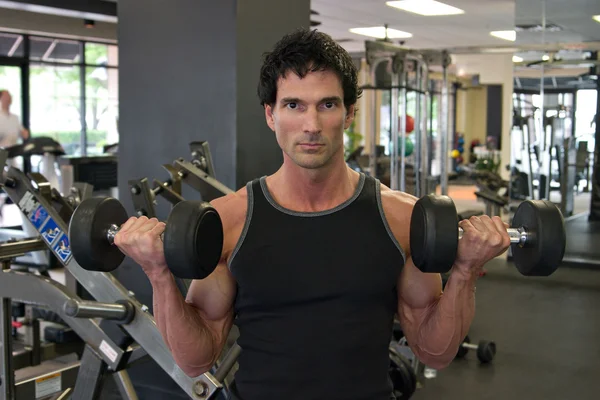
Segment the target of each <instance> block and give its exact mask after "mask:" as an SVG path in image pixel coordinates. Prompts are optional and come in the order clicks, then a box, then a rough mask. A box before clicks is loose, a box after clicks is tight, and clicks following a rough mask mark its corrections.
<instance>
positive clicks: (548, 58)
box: [542, 54, 550, 61]
mask: <svg viewBox="0 0 600 400" xmlns="http://www.w3.org/2000/svg"><path fill="white" fill-rule="evenodd" d="M542 60H544V61H548V60H550V56H549V55H548V54H544V55H543V56H542Z"/></svg>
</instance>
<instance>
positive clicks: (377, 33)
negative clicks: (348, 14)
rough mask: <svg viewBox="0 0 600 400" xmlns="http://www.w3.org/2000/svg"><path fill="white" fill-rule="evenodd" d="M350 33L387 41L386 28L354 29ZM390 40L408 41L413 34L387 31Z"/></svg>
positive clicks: (389, 29)
mask: <svg viewBox="0 0 600 400" xmlns="http://www.w3.org/2000/svg"><path fill="white" fill-rule="evenodd" d="M350 32H352V33H356V34H358V35H364V36H370V37H374V38H377V39H385V26H373V27H370V28H352V29H350ZM387 37H388V38H389V39H406V38H410V37H412V33H408V32H403V31H399V30H397V29H391V28H388V29H387Z"/></svg>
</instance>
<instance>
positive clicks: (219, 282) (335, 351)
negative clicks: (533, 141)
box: [115, 30, 510, 400]
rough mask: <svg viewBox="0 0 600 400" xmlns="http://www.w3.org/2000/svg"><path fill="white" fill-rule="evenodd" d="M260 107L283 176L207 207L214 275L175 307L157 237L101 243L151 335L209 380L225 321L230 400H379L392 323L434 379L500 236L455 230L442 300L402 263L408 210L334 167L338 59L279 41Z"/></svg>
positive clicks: (481, 226)
mask: <svg viewBox="0 0 600 400" xmlns="http://www.w3.org/2000/svg"><path fill="white" fill-rule="evenodd" d="M258 95H259V97H260V101H261V103H262V105H263V106H264V110H265V117H266V122H267V124H268V126H269V127H270V128H271V129H272V130H273V131H274V132H275V137H276V139H277V142H278V143H279V146H280V147H281V150H282V151H283V158H284V161H283V164H282V165H281V168H280V169H279V170H278V171H277V172H276V173H274V174H273V175H270V176H266V177H261V178H259V179H256V180H254V181H252V182H249V183H248V184H247V185H246V186H245V187H244V188H242V189H241V190H239V191H237V192H236V193H235V194H231V195H227V196H225V197H223V198H219V199H217V200H215V201H214V202H213V205H214V207H215V208H216V209H217V210H218V212H219V213H220V215H221V218H222V220H223V225H224V232H225V240H224V244H223V255H222V259H221V262H220V264H219V265H218V267H217V268H216V270H215V271H214V272H213V273H212V274H211V275H210V276H209V277H208V278H206V279H204V280H196V281H194V282H193V283H192V285H191V287H190V290H189V292H188V294H187V298H185V299H184V297H183V296H182V295H181V293H180V292H179V289H178V288H177V286H176V284H175V280H174V277H173V275H172V274H171V273H170V272H169V269H168V267H167V265H166V263H165V258H164V255H163V253H162V244H161V241H160V238H159V235H160V233H161V232H162V231H163V229H164V224H163V223H160V222H158V221H157V220H155V219H150V220H148V219H147V218H145V217H141V218H131V219H130V220H129V221H127V222H126V223H125V224H124V226H123V227H122V229H121V230H120V232H119V233H118V234H117V236H116V238H115V243H116V244H117V245H118V246H119V247H120V248H121V249H122V250H123V251H124V252H125V253H126V254H127V255H129V256H130V257H132V258H133V259H134V260H135V261H137V262H138V263H139V264H140V265H141V267H142V268H143V269H144V271H145V272H146V274H147V275H148V278H149V279H150V282H151V284H152V288H153V295H154V316H155V318H156V321H157V324H158V327H159V329H160V331H161V333H162V335H163V337H164V340H165V341H166V343H167V344H168V346H169V348H170V349H171V351H172V353H173V355H174V357H175V360H176V362H177V364H178V365H179V366H180V367H181V368H182V369H183V371H184V372H185V373H186V374H188V375H190V376H196V375H199V374H201V373H204V372H206V371H208V370H209V369H210V368H211V366H212V365H213V363H214V362H215V360H216V359H217V358H218V356H219V354H220V352H221V351H222V349H223V345H224V343H225V340H226V338H227V336H228V333H229V330H230V328H231V326H232V324H233V323H234V322H235V324H236V325H237V326H238V327H239V330H240V337H239V340H238V343H239V345H240V346H241V348H242V353H241V356H240V358H239V370H238V371H237V374H236V388H235V390H234V396H235V398H237V399H243V400H254V399H286V400H289V399H344V400H348V399H368V400H378V399H381V400H383V399H386V400H389V399H390V398H391V397H392V387H391V383H390V382H389V381H388V365H389V358H388V357H389V356H388V345H389V341H390V337H391V330H392V323H393V319H394V315H398V317H399V320H400V322H401V325H402V328H403V331H404V333H405V335H406V338H407V340H408V343H409V344H410V346H411V348H412V350H413V351H414V353H415V354H416V356H417V357H418V358H419V359H420V360H421V361H423V362H424V363H425V364H426V365H429V366H431V367H434V368H443V367H445V366H447V365H448V364H449V363H450V361H451V360H452V359H453V358H454V356H455V355H456V352H457V349H458V346H459V344H460V343H461V341H462V339H463V338H464V337H465V335H466V334H467V331H468V329H469V326H470V324H471V321H472V319H473V315H474V310H475V307H474V288H475V280H476V279H477V276H478V271H479V270H480V268H482V266H483V265H484V263H486V262H487V261H488V260H490V259H492V258H493V257H495V256H497V255H499V254H501V253H503V252H504V251H505V250H506V249H507V248H508V246H509V244H510V239H509V236H508V234H507V232H506V227H505V225H504V224H503V223H502V221H501V220H500V219H498V218H494V219H490V218H488V217H479V218H478V217H473V218H472V219H470V220H465V221H462V222H461V224H460V226H461V227H462V228H463V229H464V236H463V238H462V240H460V245H459V249H458V256H457V259H456V261H455V263H454V268H453V270H452V273H451V275H450V278H449V280H448V283H447V285H446V287H445V291H444V292H443V293H442V284H441V278H440V276H439V275H437V274H425V273H421V272H420V271H419V270H418V269H417V268H416V267H415V266H414V264H413V262H412V261H411V254H410V251H409V249H410V245H409V226H410V217H411V212H412V208H413V206H414V203H415V200H416V199H415V198H414V197H412V196H410V195H407V194H405V193H401V192H397V191H392V190H390V189H389V188H387V187H384V186H383V185H381V184H380V183H379V182H378V181H377V180H376V179H374V178H372V177H369V176H365V175H364V174H360V173H357V172H355V171H353V170H352V169H350V168H349V167H348V166H347V165H346V163H345V162H344V148H343V137H344V129H345V128H348V127H349V126H350V124H351V122H352V120H353V118H354V114H355V107H356V105H355V104H356V101H357V98H358V96H359V95H360V90H359V88H358V85H357V71H356V68H355V66H354V65H353V62H352V59H351V58H350V56H349V55H348V54H347V52H346V51H344V50H343V49H342V48H341V47H340V46H339V45H337V44H336V43H335V42H334V41H333V40H332V39H331V38H330V37H329V36H327V35H325V34H322V33H319V32H315V31H304V30H303V31H298V32H296V33H293V34H290V35H287V36H285V37H284V38H283V39H282V40H280V42H279V43H278V44H277V45H276V46H275V48H274V49H273V51H272V52H270V53H269V54H268V55H266V57H265V60H264V65H263V67H262V70H261V73H260V83H259V87H258Z"/></svg>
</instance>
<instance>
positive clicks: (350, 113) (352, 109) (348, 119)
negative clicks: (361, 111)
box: [344, 104, 356, 129]
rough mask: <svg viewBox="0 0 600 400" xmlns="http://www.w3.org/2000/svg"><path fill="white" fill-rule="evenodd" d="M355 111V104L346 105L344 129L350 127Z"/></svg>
mask: <svg viewBox="0 0 600 400" xmlns="http://www.w3.org/2000/svg"><path fill="white" fill-rule="evenodd" d="M355 113H356V105H355V104H352V105H351V106H350V107H348V111H347V112H346V120H345V121H344V129H348V128H350V125H352V121H354V114H355Z"/></svg>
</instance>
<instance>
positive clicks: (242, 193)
mask: <svg viewBox="0 0 600 400" xmlns="http://www.w3.org/2000/svg"><path fill="white" fill-rule="evenodd" d="M210 203H211V205H212V206H213V207H214V208H215V209H216V210H217V212H218V213H219V215H221V218H225V219H231V218H234V219H235V217H236V216H237V215H239V214H244V215H245V214H246V209H247V205H248V191H247V190H246V187H243V188H241V189H239V190H237V191H235V192H232V193H229V194H227V195H225V196H222V197H219V198H216V199H214V200H213V201H211V202H210Z"/></svg>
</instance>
